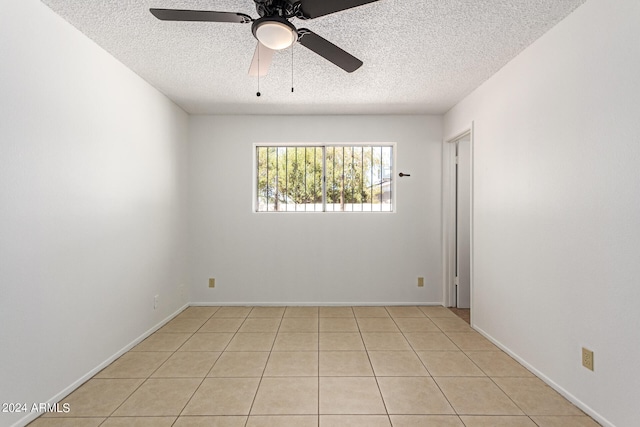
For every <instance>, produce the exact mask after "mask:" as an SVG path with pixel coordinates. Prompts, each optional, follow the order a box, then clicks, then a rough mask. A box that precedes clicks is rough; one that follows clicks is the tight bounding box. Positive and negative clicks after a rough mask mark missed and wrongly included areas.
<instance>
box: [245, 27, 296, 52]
mask: <svg viewBox="0 0 640 427" xmlns="http://www.w3.org/2000/svg"><path fill="white" fill-rule="evenodd" d="M287 24H288V25H287ZM255 36H256V38H257V39H258V41H259V42H260V43H262V44H263V45H264V46H266V47H268V48H269V49H271V50H281V49H286V48H288V47H289V46H291V45H292V44H293V43H294V42H295V41H296V39H297V38H298V34H297V32H296V29H295V27H293V25H291V24H289V23H288V22H287V23H286V24H285V23H284V22H280V21H264V22H261V23H260V24H259V25H257V26H256V28H255Z"/></svg>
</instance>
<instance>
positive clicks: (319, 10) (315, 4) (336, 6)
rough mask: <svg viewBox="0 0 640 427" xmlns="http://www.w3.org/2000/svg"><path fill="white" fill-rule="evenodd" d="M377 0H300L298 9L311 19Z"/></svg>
mask: <svg viewBox="0 0 640 427" xmlns="http://www.w3.org/2000/svg"><path fill="white" fill-rule="evenodd" d="M374 1H378V0H301V1H300V10H301V12H302V15H303V16H304V17H305V18H308V19H313V18H317V17H319V16H324V15H328V14H330V13H334V12H340V11H341V10H346V9H351V8H352V7H358V6H362V5H363V4H367V3H373V2H374Z"/></svg>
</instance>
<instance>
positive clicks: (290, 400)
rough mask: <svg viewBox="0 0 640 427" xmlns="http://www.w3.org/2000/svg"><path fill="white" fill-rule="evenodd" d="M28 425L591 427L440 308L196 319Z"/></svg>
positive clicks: (266, 310)
mask: <svg viewBox="0 0 640 427" xmlns="http://www.w3.org/2000/svg"><path fill="white" fill-rule="evenodd" d="M61 403H68V404H69V407H70V412H69V413H67V414H64V413H61V414H54V413H50V414H45V415H43V416H42V417H40V418H39V419H37V420H36V421H34V422H33V423H32V424H30V426H33V427H44V426H56V427H64V426H82V427H90V426H103V427H115V426H133V427H146V426H149V427H152V426H153V427H164V426H166V427H169V426H176V427H184V426H217V427H236V426H237V427H245V426H246V427H266V426H285V427H287V426H291V427H307V426H309V427H311V426H315V427H318V426H320V427H349V426H355V427H382V426H385V427H390V426H393V427H409V426H427V427H428V426H432V427H437V426H443V427H445V426H446V427H454V426H456V427H465V426H466V427H480V426H491V427H499V426H510V427H527V426H528V427H535V426H539V427H590V426H598V424H597V423H595V422H594V421H593V420H592V419H591V418H589V417H588V416H586V415H585V414H584V413H583V412H582V411H580V410H579V409H578V408H577V407H575V406H574V405H572V404H571V403H569V402H568V401H567V400H566V399H564V398H563V397H562V396H560V395H559V394H558V393H556V392H555V391H554V390H553V389H551V388H550V387H548V386H547V385H546V384H544V383H543V382H542V381H541V380H539V379H538V378H536V377H535V376H533V375H532V374H531V373H530V372H529V371H528V370H526V369H525V368H524V367H522V366H521V365H520V364H518V363H517V362H516V361H514V360H513V359H512V358H510V357H509V356H508V355H507V354H505V353H504V352H502V351H501V350H499V349H498V348H497V347H495V346H494V345H493V344H492V343H490V342H489V341H488V340H486V339H485V338H484V337H482V336H481V335H480V334H478V333H477V332H475V331H474V330H473V329H471V328H470V327H469V325H468V324H467V323H466V322H465V321H464V320H462V319H461V318H459V317H457V316H456V315H455V314H454V313H453V312H452V311H450V310H448V309H446V308H444V307H424V306H421V307H190V308H188V309H186V310H185V311H183V312H182V313H181V314H180V315H178V316H177V317H176V318H174V319H173V320H171V321H170V322H169V323H167V324H166V325H165V326H164V327H162V328H161V329H160V330H158V331H157V332H156V333H154V334H153V335H151V336H150V337H149V338H147V339H146V340H144V341H143V342H141V343H140V344H139V345H137V346H136V347H134V348H133V349H132V350H131V351H129V352H128V353H126V354H124V355H123V356H122V357H120V358H119V359H118V360H116V361H115V362H113V363H112V364H111V365H109V366H108V367H107V368H105V369H104V370H102V371H101V372H100V373H98V374H97V375H96V376H95V377H93V378H92V379H90V380H89V381H87V382H86V383H85V384H84V385H82V386H81V387H80V388H79V389H77V390H76V391H75V392H73V393H72V394H70V395H69V396H68V397H67V398H66V399H64V400H63V401H62V402H61Z"/></svg>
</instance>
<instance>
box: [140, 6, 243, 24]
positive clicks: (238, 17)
mask: <svg viewBox="0 0 640 427" xmlns="http://www.w3.org/2000/svg"><path fill="white" fill-rule="evenodd" d="M149 12H151V14H153V16H155V17H156V18H158V19H160V20H162V21H198V22H237V23H240V24H245V23H247V22H251V21H253V19H252V18H251V17H250V16H249V15H245V14H244V13H235V12H214V11H210V10H181V9H153V8H152V9H149Z"/></svg>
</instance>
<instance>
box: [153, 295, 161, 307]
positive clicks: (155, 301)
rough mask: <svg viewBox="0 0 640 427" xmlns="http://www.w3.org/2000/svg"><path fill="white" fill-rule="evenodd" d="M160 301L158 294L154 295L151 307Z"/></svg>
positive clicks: (156, 305)
mask: <svg viewBox="0 0 640 427" xmlns="http://www.w3.org/2000/svg"><path fill="white" fill-rule="evenodd" d="M159 303H160V295H156V296H154V297H153V309H154V310H155V309H156V308H158V304H159Z"/></svg>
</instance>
